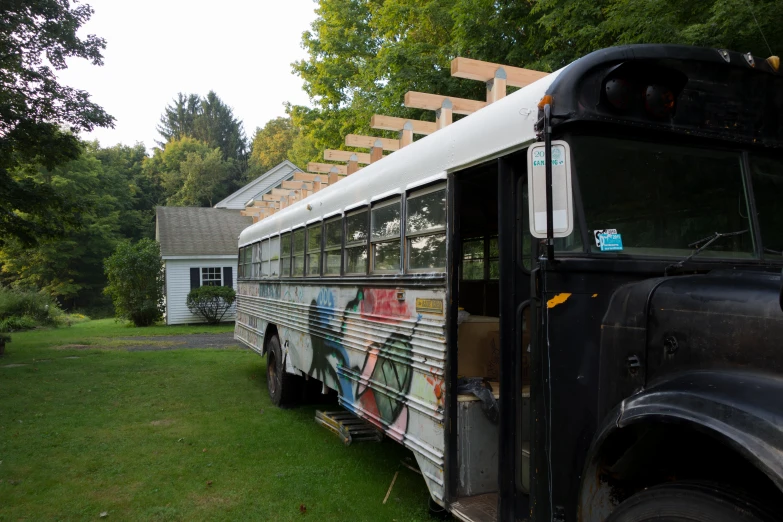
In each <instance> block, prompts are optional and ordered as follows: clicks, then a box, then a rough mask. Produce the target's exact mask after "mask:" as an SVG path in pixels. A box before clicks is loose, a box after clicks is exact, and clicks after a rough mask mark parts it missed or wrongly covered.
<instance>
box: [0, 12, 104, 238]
mask: <svg viewBox="0 0 783 522" xmlns="http://www.w3.org/2000/svg"><path fill="white" fill-rule="evenodd" d="M0 14H1V15H2V16H0V71H2V72H1V73H0V193H2V194H3V197H2V198H0V243H2V242H4V241H5V240H7V239H8V238H15V239H17V240H19V241H21V242H22V243H24V244H27V245H29V244H33V243H35V242H36V241H37V240H38V239H39V238H40V237H44V236H48V237H52V236H56V235H57V234H59V233H60V232H62V230H63V227H66V226H72V225H75V224H78V218H77V216H78V212H79V210H80V208H79V205H78V202H77V201H69V200H67V199H66V198H64V197H61V196H60V194H59V193H58V192H57V191H56V190H55V189H54V188H53V187H51V186H50V185H48V184H47V183H46V182H45V181H40V180H37V179H35V178H34V177H33V176H31V175H30V171H29V168H25V167H24V166H25V165H40V166H43V167H44V168H47V169H51V168H53V167H55V166H56V165H59V164H61V163H63V162H65V161H68V160H72V159H75V158H77V157H78V156H79V155H80V153H81V145H80V143H79V140H78V139H77V138H76V136H75V135H74V133H75V132H76V131H79V130H92V129H93V128H94V127H95V126H102V127H105V126H111V125H112V124H113V118H112V117H111V116H109V115H108V114H106V113H105V112H104V111H103V109H101V108H100V107H99V106H98V105H96V104H94V103H92V102H91V101H90V100H89V95H88V94H87V93H86V92H84V91H81V90H78V89H74V88H71V87H68V86H66V85H61V84H60V83H59V81H58V79H57V77H56V75H55V72H54V70H58V69H65V68H66V67H67V65H66V60H67V59H69V58H84V59H87V60H89V61H90V62H91V63H93V64H95V65H102V56H101V52H102V50H103V49H104V48H105V42H104V40H103V39H102V38H99V37H97V36H94V35H88V36H87V37H86V38H80V37H79V36H78V35H77V32H78V30H79V28H80V27H81V26H82V25H83V24H84V23H85V22H86V21H87V20H89V18H90V16H91V15H92V9H91V8H90V7H89V6H87V5H77V6H71V3H70V2H69V1H68V0H33V1H22V0H6V1H4V2H3V4H2V9H0ZM53 216H57V218H56V219H53V218H52V217H53Z"/></svg>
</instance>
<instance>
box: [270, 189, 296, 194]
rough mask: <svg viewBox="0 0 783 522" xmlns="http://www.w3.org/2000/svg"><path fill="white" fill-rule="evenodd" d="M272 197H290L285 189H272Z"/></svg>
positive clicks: (289, 192) (288, 191)
mask: <svg viewBox="0 0 783 522" xmlns="http://www.w3.org/2000/svg"><path fill="white" fill-rule="evenodd" d="M271 193H272V195H273V196H290V195H291V191H290V190H286V189H279V188H273V189H272V191H271Z"/></svg>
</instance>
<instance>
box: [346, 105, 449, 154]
mask: <svg viewBox="0 0 783 522" xmlns="http://www.w3.org/2000/svg"><path fill="white" fill-rule="evenodd" d="M406 123H410V124H411V125H412V126H413V134H425V135H426V134H432V133H433V132H435V131H436V130H438V126H437V125H435V123H433V122H431V121H421V120H406V119H405V118H395V117H394V116H383V115H381V114H375V115H373V117H372V118H371V119H370V127H372V128H373V129H379V130H387V131H397V132H399V131H401V130H402V128H403V127H404V126H405V124H406ZM360 163H361V162H360Z"/></svg>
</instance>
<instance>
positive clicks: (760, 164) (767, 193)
mask: <svg viewBox="0 0 783 522" xmlns="http://www.w3.org/2000/svg"><path fill="white" fill-rule="evenodd" d="M750 172H751V175H752V178H751V179H752V180H753V192H754V194H755V196H756V212H757V213H758V218H759V227H760V228H761V243H762V245H763V246H764V254H765V256H766V257H767V258H770V257H771V258H774V257H776V256H779V255H781V253H783V212H780V210H779V208H780V201H781V199H783V198H782V196H783V159H780V158H773V157H771V156H760V155H757V154H755V153H752V154H751V155H750Z"/></svg>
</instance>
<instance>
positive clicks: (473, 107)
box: [404, 91, 487, 114]
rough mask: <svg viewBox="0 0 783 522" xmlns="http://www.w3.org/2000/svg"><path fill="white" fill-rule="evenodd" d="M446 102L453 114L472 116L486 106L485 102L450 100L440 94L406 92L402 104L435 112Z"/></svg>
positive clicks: (462, 99) (449, 97)
mask: <svg viewBox="0 0 783 522" xmlns="http://www.w3.org/2000/svg"><path fill="white" fill-rule="evenodd" d="M447 100H448V101H450V102H451V104H452V108H451V110H452V111H453V112H454V114H473V113H474V112H476V111H477V110H480V109H483V108H484V107H486V105H487V102H483V101H478V100H468V99H465V98H452V97H451V96H441V95H440V94H429V93H426V92H417V91H408V92H406V93H405V102H404V103H405V106H406V107H410V108H412V109H425V110H430V111H437V110H439V109H440V108H441V107H443V103H444V102H445V101H447Z"/></svg>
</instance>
